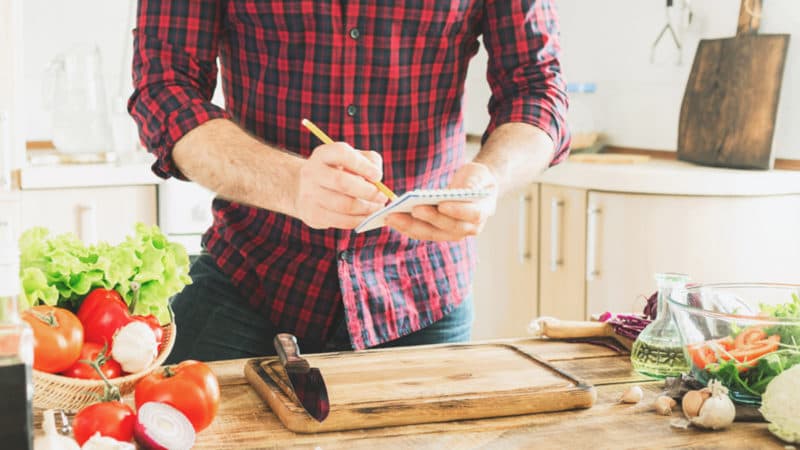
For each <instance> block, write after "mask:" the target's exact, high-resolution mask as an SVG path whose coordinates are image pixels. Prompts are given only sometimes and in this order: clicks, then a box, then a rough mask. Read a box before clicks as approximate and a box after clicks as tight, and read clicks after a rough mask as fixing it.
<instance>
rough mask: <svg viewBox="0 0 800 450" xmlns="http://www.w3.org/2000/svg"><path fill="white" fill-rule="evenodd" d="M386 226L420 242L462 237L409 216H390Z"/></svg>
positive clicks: (405, 214)
mask: <svg viewBox="0 0 800 450" xmlns="http://www.w3.org/2000/svg"><path fill="white" fill-rule="evenodd" d="M386 224H387V225H388V226H390V227H392V228H394V229H395V230H397V231H398V232H399V233H402V234H404V235H406V236H408V237H410V238H412V239H417V240H420V241H457V240H460V239H462V238H463V237H464V236H461V235H458V234H455V233H451V232H449V231H446V230H442V229H439V228H436V227H434V226H433V225H431V224H429V223H427V222H425V221H423V220H418V219H415V218H413V217H411V215H410V214H407V213H402V214H390V215H389V216H388V217H387V218H386Z"/></svg>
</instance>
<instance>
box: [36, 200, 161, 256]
mask: <svg viewBox="0 0 800 450" xmlns="http://www.w3.org/2000/svg"><path fill="white" fill-rule="evenodd" d="M156 219H157V216H156V187H155V186H120V187H103V188H74V189H58V190H56V189H42V190H27V191H22V226H23V227H24V228H25V229H27V228H30V227H33V226H43V227H47V228H48V229H50V231H51V232H52V233H55V234H60V233H66V232H72V233H75V234H76V235H78V237H79V238H81V240H83V241H84V242H86V243H94V242H97V241H107V242H110V243H112V244H113V243H118V242H120V241H122V240H123V239H124V238H125V236H127V235H130V234H132V233H133V228H134V224H135V223H136V222H143V223H145V224H148V225H152V224H155V223H156Z"/></svg>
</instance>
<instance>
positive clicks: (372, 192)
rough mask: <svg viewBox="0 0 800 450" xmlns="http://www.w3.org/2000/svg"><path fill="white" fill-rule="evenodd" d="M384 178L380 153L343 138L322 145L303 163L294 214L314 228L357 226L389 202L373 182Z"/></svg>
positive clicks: (347, 227)
mask: <svg viewBox="0 0 800 450" xmlns="http://www.w3.org/2000/svg"><path fill="white" fill-rule="evenodd" d="M381 178H383V169H382V159H381V156H380V155H379V154H378V153H376V152H372V151H359V150H355V149H353V148H352V147H350V146H349V145H347V144H344V143H341V142H337V143H335V144H325V145H320V146H319V147H317V148H315V149H314V151H313V152H312V153H311V156H310V157H309V158H308V159H307V160H305V161H303V163H302V165H301V166H300V171H299V176H298V180H297V183H298V185H297V190H296V192H297V195H296V196H295V201H294V214H293V215H294V216H295V217H297V218H299V219H300V220H302V221H303V222H304V223H305V224H306V225H308V226H309V227H311V228H317V229H324V228H341V229H345V230H349V229H352V228H355V227H356V226H357V225H358V224H359V223H361V222H362V221H363V220H364V219H366V218H367V217H368V216H369V215H370V214H372V213H374V212H375V211H377V210H379V209H381V208H383V206H384V205H385V204H386V201H387V200H388V199H387V198H386V196H385V195H384V194H382V193H381V192H380V191H379V190H378V188H376V187H375V185H374V184H372V183H370V181H378V180H380V179H381ZM367 180H370V181H367Z"/></svg>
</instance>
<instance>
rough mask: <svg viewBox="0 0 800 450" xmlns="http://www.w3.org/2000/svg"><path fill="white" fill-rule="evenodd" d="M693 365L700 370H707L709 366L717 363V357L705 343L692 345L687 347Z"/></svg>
mask: <svg viewBox="0 0 800 450" xmlns="http://www.w3.org/2000/svg"><path fill="white" fill-rule="evenodd" d="M686 348H687V350H689V355H690V356H691V357H692V363H693V364H694V365H695V366H696V367H697V368H698V369H705V368H706V366H707V365H709V364H711V363H713V362H716V361H717V355H716V354H715V353H714V350H712V349H711V347H710V346H708V345H707V344H706V343H705V342H703V343H700V344H690V345H688V346H687V347H686Z"/></svg>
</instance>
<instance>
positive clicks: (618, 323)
mask: <svg viewBox="0 0 800 450" xmlns="http://www.w3.org/2000/svg"><path fill="white" fill-rule="evenodd" d="M604 318H605V320H603V319H604ZM600 321H602V322H608V323H609V324H611V327H612V328H613V329H614V332H615V333H617V334H618V335H620V336H623V337H626V338H629V339H636V338H637V337H638V336H639V333H641V332H642V330H644V328H645V327H646V326H647V325H649V324H650V319H648V318H647V316H645V315H643V314H611V313H604V314H603V315H601V316H600Z"/></svg>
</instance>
